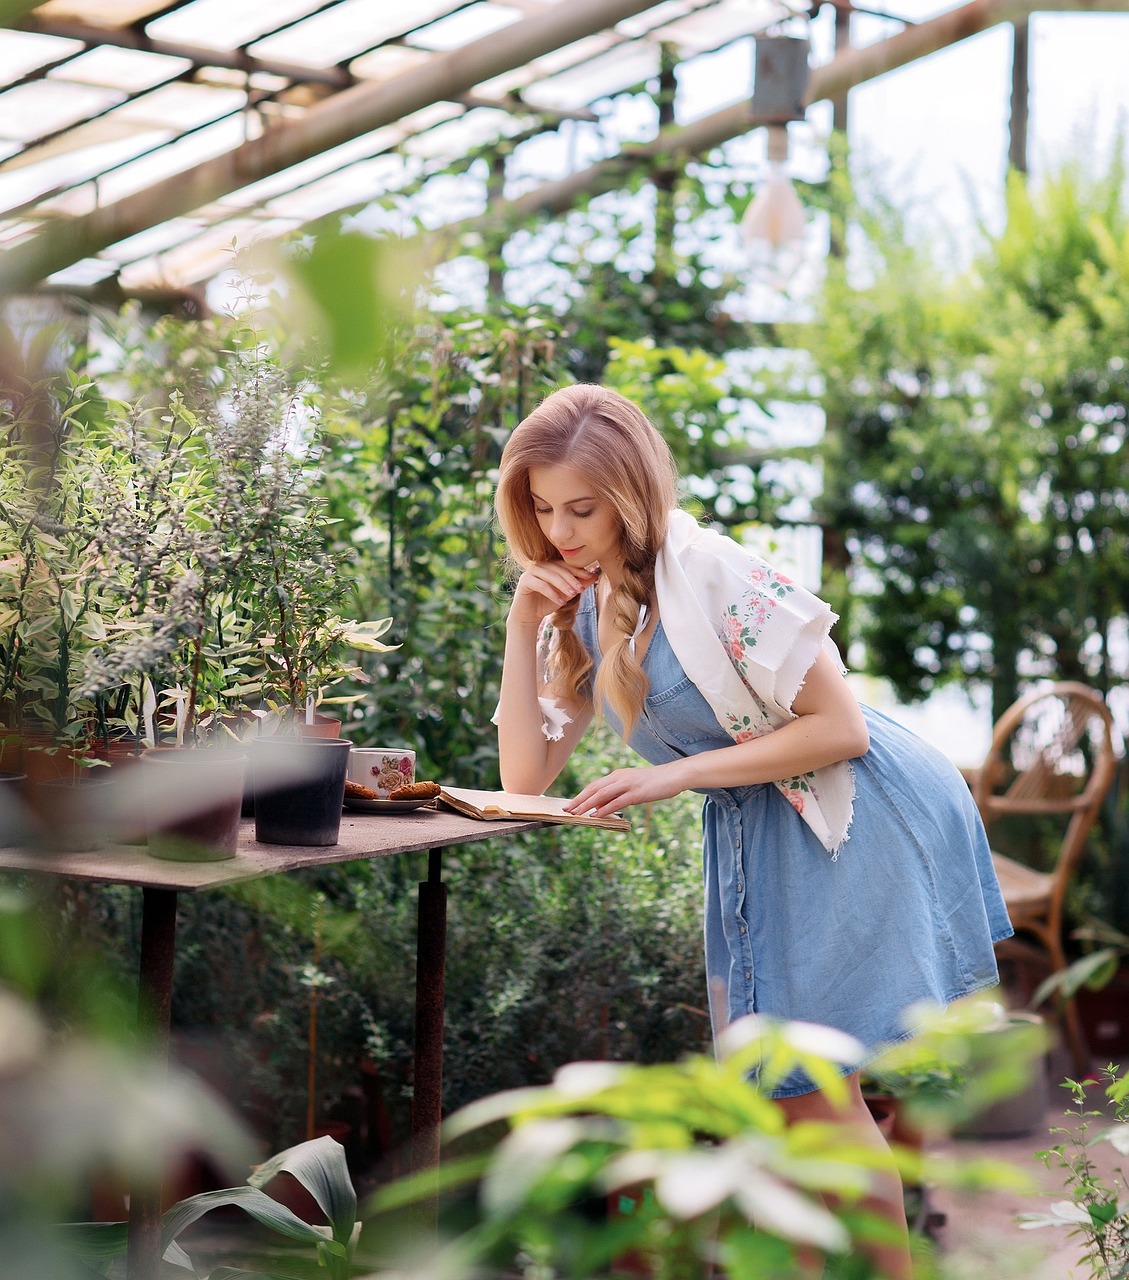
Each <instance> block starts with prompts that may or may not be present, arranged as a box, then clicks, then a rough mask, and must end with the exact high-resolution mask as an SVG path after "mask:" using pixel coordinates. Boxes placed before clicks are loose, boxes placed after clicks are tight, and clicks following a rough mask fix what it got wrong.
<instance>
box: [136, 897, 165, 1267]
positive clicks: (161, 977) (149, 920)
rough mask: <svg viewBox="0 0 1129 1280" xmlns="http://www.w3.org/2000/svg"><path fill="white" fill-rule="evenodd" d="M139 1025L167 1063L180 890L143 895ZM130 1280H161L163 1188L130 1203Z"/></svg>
mask: <svg viewBox="0 0 1129 1280" xmlns="http://www.w3.org/2000/svg"><path fill="white" fill-rule="evenodd" d="M141 892H142V900H141V977H140V983H139V988H138V1002H137V1003H138V1009H137V1014H138V1023H139V1025H140V1027H141V1030H142V1033H143V1035H145V1037H146V1039H147V1040H148V1043H149V1046H150V1047H151V1049H152V1050H153V1051H154V1052H156V1053H157V1055H158V1056H159V1057H160V1058H162V1059H163V1060H167V1059H168V1052H169V1028H170V1024H171V1020H172V973H173V954H174V950H175V945H176V890H175V889H148V888H147V889H142V891H141ZM127 1249H128V1252H127V1254H126V1276H127V1280H157V1276H158V1274H159V1272H160V1266H161V1187H160V1184H159V1183H158V1184H157V1185H156V1186H146V1187H135V1188H134V1189H133V1191H132V1193H131V1195H130V1198H129V1234H128V1246H127Z"/></svg>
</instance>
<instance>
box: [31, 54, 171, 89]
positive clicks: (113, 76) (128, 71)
mask: <svg viewBox="0 0 1129 1280" xmlns="http://www.w3.org/2000/svg"><path fill="white" fill-rule="evenodd" d="M191 67H192V62H191V59H189V58H171V57H169V56H168V55H167V54H164V53H148V52H146V51H144V50H142V49H115V48H114V47H113V46H112V45H99V46H98V47H97V48H96V49H90V50H88V51H87V52H86V53H84V54H82V55H80V56H79V57H77V58H71V59H70V61H68V62H65V63H64V64H63V65H62V66H61V67H54V68H52V70H50V71H48V73H47V75H48V76H49V77H50V78H51V79H53V80H54V79H58V80H73V81H75V82H76V83H77V84H96V85H105V86H107V87H110V88H118V89H124V90H125V91H126V92H127V93H141V92H143V91H144V90H145V89H152V88H153V87H154V86H155V85H158V84H162V83H163V82H164V81H165V80H171V79H172V78H173V77H174V76H179V75H183V74H184V72H186V71H188V70H189V69H190V68H191Z"/></svg>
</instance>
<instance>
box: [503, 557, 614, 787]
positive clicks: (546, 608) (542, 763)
mask: <svg viewBox="0 0 1129 1280" xmlns="http://www.w3.org/2000/svg"><path fill="white" fill-rule="evenodd" d="M595 580H596V575H595V574H592V573H588V572H587V571H586V570H584V569H578V570H574V569H570V568H569V567H568V566H567V565H566V564H564V563H563V562H561V561H558V562H553V563H548V564H535V565H531V566H530V567H529V568H528V569H526V570H525V572H524V573H523V574H522V575H521V577H520V578H519V579H518V584H517V588H516V590H515V591H514V598H513V601H512V603H511V605H510V612H509V615H508V617H507V618H506V650H505V657H504V658H503V661H502V688H501V696H500V698H499V701H498V715H497V717H496V718H497V724H498V762H499V766H500V768H501V775H502V786H503V787H504V788H505V790H506V791H513V792H517V793H518V794H521V795H540V794H541V793H542V792H543V791H545V789H546V788H547V787H548V786H549V785H550V784H551V783H552V782H553V781H554V779H555V778H556V777H557V775H558V774H559V773H560V771H561V770H562V769H563V768H564V766H565V762H566V761H567V760H568V758H569V756H570V755H571V754H572V751H573V748H574V747H575V746H576V744H577V743H578V742H579V741H580V739H581V737H582V736H583V733H584V730H585V729H586V728H587V727H588V724H589V722H590V721H591V719H592V710H591V707H590V706H587V705H583V704H577V703H565V704H563V709H564V711H565V713H566V714H567V715H568V716H569V717H570V718H571V719H570V723H569V724H566V725H565V726H564V733H563V736H562V737H561V738H560V739H559V740H558V741H556V742H550V741H549V740H548V739H547V738H546V737H545V734H544V732H543V730H542V718H541V706H540V704H539V702H538V698H539V697H542V696H546V692H547V691H546V690H545V689H544V688H542V685H541V673H540V670H539V669H538V661H537V641H538V637H539V636H540V633H541V627H542V624H543V623H544V621H545V619H546V618H547V617H548V616H549V615H550V614H552V613H555V612H556V610H557V609H559V608H560V607H561V606H562V605H564V604H567V603H568V601H570V600H572V599H573V598H575V597H576V596H577V595H579V594H580V592H581V591H583V590H584V588H585V587H586V586H588V585H589V584H590V583H592V582H594V581H595ZM549 696H551V691H549Z"/></svg>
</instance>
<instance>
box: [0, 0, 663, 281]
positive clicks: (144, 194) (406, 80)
mask: <svg viewBox="0 0 1129 1280" xmlns="http://www.w3.org/2000/svg"><path fill="white" fill-rule="evenodd" d="M655 3H656V0H569V3H568V4H557V5H554V6H552V7H551V8H549V9H546V10H544V11H543V12H541V13H538V14H535V15H534V16H533V17H530V18H524V19H522V20H521V21H519V22H515V23H513V24H512V25H511V26H509V27H504V28H503V29H502V30H501V31H495V32H493V33H491V34H490V35H488V36H483V37H482V38H481V39H479V40H475V41H472V42H471V43H470V44H468V45H464V46H463V47H462V48H460V49H454V50H452V51H451V52H450V53H446V54H442V55H440V56H438V57H433V58H432V59H430V60H429V61H428V62H426V63H424V64H423V65H422V66H420V67H416V68H413V69H412V70H410V71H405V72H403V73H402V74H400V75H398V76H394V77H393V78H392V79H390V80H387V81H384V82H382V83H380V84H363V85H356V86H354V87H353V88H351V89H345V90H343V91H342V92H340V93H338V94H335V95H334V96H333V97H331V98H327V99H326V100H325V101H324V102H321V103H319V104H318V105H317V106H314V107H311V108H310V109H309V110H308V111H307V112H306V115H305V116H304V117H303V119H302V120H300V121H295V122H293V123H281V124H278V125H275V126H274V127H273V128H271V129H268V130H267V131H266V132H265V133H264V134H263V135H262V136H261V137H259V138H255V139H251V140H249V141H247V142H245V143H244V144H243V145H242V146H240V147H239V148H237V149H236V150H234V151H230V152H228V153H226V154H225V155H222V156H218V157H217V158H216V159H214V160H209V161H206V162H205V163H203V164H199V165H196V166H194V167H193V168H191V169H187V170H185V171H184V172H183V173H179V174H176V175H175V176H174V177H172V178H169V179H168V180H166V181H164V182H161V183H159V184H157V185H156V186H153V187H150V188H148V189H147V190H145V191H141V192H138V193H137V194H135V195H132V196H127V197H125V198H124V199H122V200H119V201H117V202H116V203H114V204H111V205H105V206H103V207H102V208H100V209H95V210H93V211H92V212H91V213H88V214H85V215H84V216H82V217H79V218H69V219H65V220H63V221H61V222H59V223H53V224H51V225H50V226H48V227H46V228H45V229H44V230H43V231H41V232H40V233H39V234H38V235H36V236H34V237H32V238H31V239H30V240H26V241H24V242H22V243H20V244H16V245H13V246H12V247H11V248H9V249H8V250H6V251H5V253H4V254H3V256H2V257H0V288H2V289H4V290H6V291H18V290H20V289H26V288H28V287H30V286H32V285H34V284H36V283H37V282H38V281H40V280H42V279H44V277H46V276H49V275H51V274H52V273H53V272H56V271H60V270H62V269H63V268H64V267H67V266H70V265H71V264H72V263H74V262H78V261H80V260H81V259H83V258H87V257H90V256H91V255H93V254H96V253H97V252H98V251H99V250H100V249H105V248H106V247H107V246H108V245H111V244H115V243H117V241H119V240H124V239H125V238H126V237H127V236H131V235H136V234H137V233H138V232H139V231H144V230H146V229H147V228H149V227H152V226H156V225H157V224H158V223H161V222H165V221H167V220H168V219H169V218H175V217H179V216H180V215H182V214H186V213H191V211H192V210H193V209H199V208H200V207H201V206H203V205H206V204H210V203H211V202H212V201H213V200H218V199H220V198H221V197H222V196H224V195H227V194H228V193H229V192H231V191H237V190H239V188H241V187H245V186H247V185H248V184H249V183H252V182H257V181H258V180H259V179H260V178H266V177H269V176H270V175H271V174H274V173H278V172H279V171H280V170H282V169H287V168H289V167H290V166H291V165H294V164H298V163H300V162H301V161H303V160H308V159H309V158H310V157H311V156H315V155H318V154H320V153H321V152H323V151H328V150H330V148H332V147H336V146H339V145H340V144H341V143H343V142H347V141H349V140H350V139H351V138H356V137H358V136H360V135H361V134H364V133H369V132H371V131H372V130H374V129H378V128H380V127H381V126H383V125H387V124H392V123H394V122H395V121H397V120H400V119H402V118H403V117H404V116H407V115H410V114H412V112H415V111H419V110H421V109H422V108H424V107H427V106H430V105H431V104H432V103H435V102H440V101H450V100H452V99H457V98H458V96H459V95H460V94H462V93H466V92H468V91H469V90H471V89H473V88H474V87H475V86H476V85H478V84H480V83H481V82H482V81H483V80H488V79H491V78H492V77H494V76H497V75H501V74H502V73H503V72H505V71H510V70H513V68H515V67H520V66H523V65H524V64H525V63H527V62H530V61H532V60H533V59H534V58H539V57H542V56H543V55H544V54H546V53H550V52H552V51H553V50H554V49H559V48H561V47H562V46H563V45H567V44H572V43H573V41H575V40H580V39H582V38H583V37H584V36H588V35H594V34H595V33H596V32H598V31H602V30H604V29H605V28H606V27H610V26H614V25H615V23H617V22H619V21H621V20H622V19H624V18H629V17H631V16H633V15H634V14H637V13H641V12H642V11H643V10H645V9H650V8H652V7H653V6H654V4H655Z"/></svg>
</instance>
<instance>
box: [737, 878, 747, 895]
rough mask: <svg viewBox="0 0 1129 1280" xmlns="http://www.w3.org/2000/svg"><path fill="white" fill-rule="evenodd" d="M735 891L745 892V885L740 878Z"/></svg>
mask: <svg viewBox="0 0 1129 1280" xmlns="http://www.w3.org/2000/svg"><path fill="white" fill-rule="evenodd" d="M737 892H738V893H744V892H745V886H744V885H743V884H742V883H741V882H740V880H738V881H737Z"/></svg>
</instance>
